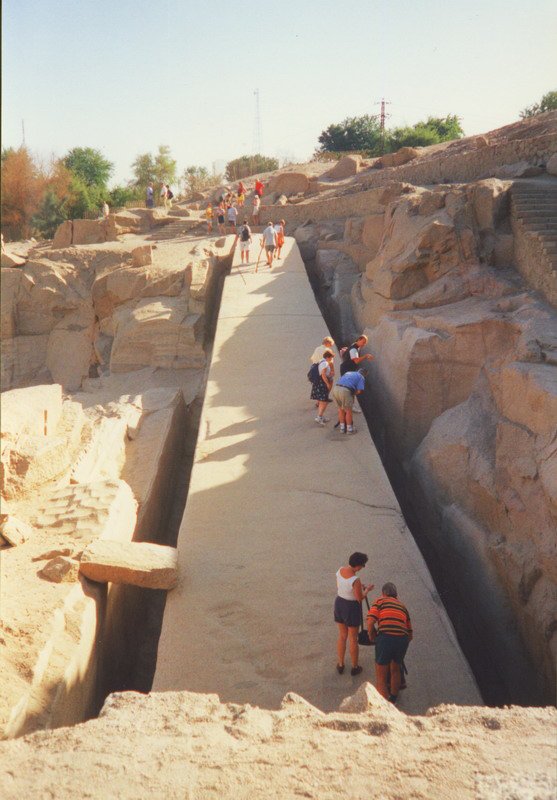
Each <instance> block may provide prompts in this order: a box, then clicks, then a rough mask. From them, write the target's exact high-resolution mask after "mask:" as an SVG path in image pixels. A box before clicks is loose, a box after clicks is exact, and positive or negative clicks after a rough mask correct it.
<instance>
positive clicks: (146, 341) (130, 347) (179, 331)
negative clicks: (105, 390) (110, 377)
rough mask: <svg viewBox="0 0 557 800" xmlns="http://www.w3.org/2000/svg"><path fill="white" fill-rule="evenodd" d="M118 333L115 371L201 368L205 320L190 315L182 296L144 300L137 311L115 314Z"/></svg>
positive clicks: (123, 310) (112, 366)
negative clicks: (156, 368)
mask: <svg viewBox="0 0 557 800" xmlns="http://www.w3.org/2000/svg"><path fill="white" fill-rule="evenodd" d="M115 316H116V334H115V338H114V344H113V346H112V353H111V357H110V369H111V371H112V372H129V371H131V370H134V369H141V368H142V367H149V366H151V367H161V368H166V369H184V368H188V367H189V368H196V367H202V366H203V365H204V364H205V352H204V350H203V348H202V346H201V333H202V329H203V318H202V317H201V316H200V315H199V314H190V313H189V312H188V309H187V307H186V306H185V303H184V300H183V298H181V297H160V298H154V299H153V300H149V299H147V300H142V301H140V302H139V303H138V304H137V305H136V307H135V308H134V309H129V308H120V309H118V310H117V312H116V315H115Z"/></svg>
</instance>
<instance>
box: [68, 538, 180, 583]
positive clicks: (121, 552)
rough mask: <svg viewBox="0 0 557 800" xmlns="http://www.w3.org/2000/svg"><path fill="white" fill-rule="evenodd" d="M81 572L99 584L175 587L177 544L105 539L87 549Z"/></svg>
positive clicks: (81, 564)
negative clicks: (168, 545)
mask: <svg viewBox="0 0 557 800" xmlns="http://www.w3.org/2000/svg"><path fill="white" fill-rule="evenodd" d="M79 571H80V572H81V574H82V575H84V576H85V577H86V578H89V579H90V580H92V581H98V582H100V583H108V582H110V583H129V584H132V585H133V586H141V587H142V588H144V589H172V588H173V587H174V586H175V585H176V583H177V581H178V556H177V551H176V548H175V547H166V546H164V545H160V544H151V543H148V542H116V541H111V540H109V539H104V540H101V541H96V542H92V543H91V544H90V545H89V546H88V547H86V548H85V550H84V551H83V555H82V556H81V562H80V567H79Z"/></svg>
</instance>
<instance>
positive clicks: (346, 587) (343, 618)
mask: <svg viewBox="0 0 557 800" xmlns="http://www.w3.org/2000/svg"><path fill="white" fill-rule="evenodd" d="M367 562H368V557H367V555H366V554H365V553H352V555H351V556H350V558H349V559H348V564H346V565H344V566H342V567H340V569H338V570H337V573H336V579H337V596H336V598H335V606H334V619H335V622H336V624H337V627H338V640H337V672H338V673H339V675H342V674H343V672H344V659H345V655H346V643H347V642H348V650H349V653H350V661H351V663H352V669H351V671H350V674H351V675H359V674H360V673H361V672H362V669H363V667H362V666H361V664H360V663H359V649H360V648H359V645H358V633H359V630H360V628H361V629H362V631H364V623H363V612H362V602H363V600H365V599H366V598H367V595H368V594H369V593H370V592H371V591H372V589H373V588H374V586H373V584H372V583H371V584H369V585H367V586H366V585H365V584H364V583H362V581H361V580H360V577H359V574H358V573H359V572H361V570H363V569H364V568H365V566H366V564H367ZM368 606H369V603H368ZM366 628H367V635H368V641H369V643H370V644H374V645H375V686H376V689H377V691H378V692H379V694H380V695H382V697H385V698H386V699H387V700H389V701H390V702H391V703H396V702H397V700H398V693H399V691H400V690H401V689H405V688H406V681H405V679H404V656H405V655H406V651H407V650H408V645H409V644H410V641H411V639H412V636H413V632H412V623H411V621H410V615H409V613H408V609H407V608H406V606H405V605H404V603H401V602H400V600H399V599H398V591H397V588H396V586H395V584H394V583H391V582H390V581H389V582H387V583H385V584H383V588H382V589H381V595H380V596H379V597H378V598H377V599H376V600H374V601H373V603H372V605H371V607H370V608H369V611H368V613H367V617H366Z"/></svg>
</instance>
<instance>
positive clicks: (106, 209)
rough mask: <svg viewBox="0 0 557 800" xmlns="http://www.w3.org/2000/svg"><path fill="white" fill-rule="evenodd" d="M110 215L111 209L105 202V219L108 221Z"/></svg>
mask: <svg viewBox="0 0 557 800" xmlns="http://www.w3.org/2000/svg"><path fill="white" fill-rule="evenodd" d="M109 214H110V208H109V207H108V203H107V202H106V200H105V201H104V203H103V218H104V219H108V215H109Z"/></svg>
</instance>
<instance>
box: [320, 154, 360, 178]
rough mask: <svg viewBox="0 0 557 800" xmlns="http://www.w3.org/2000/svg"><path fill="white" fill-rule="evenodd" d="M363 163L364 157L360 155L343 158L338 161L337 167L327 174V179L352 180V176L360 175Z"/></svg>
mask: <svg viewBox="0 0 557 800" xmlns="http://www.w3.org/2000/svg"><path fill="white" fill-rule="evenodd" d="M361 163H362V157H361V156H360V155H354V156H343V157H342V158H340V159H339V160H338V161H337V163H336V164H335V166H334V167H333V168H332V169H331V170H329V172H327V173H326V174H327V177H328V178H332V179H333V180H342V179H343V178H350V177H351V176H352V175H357V174H358V172H359V171H360V166H361Z"/></svg>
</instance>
